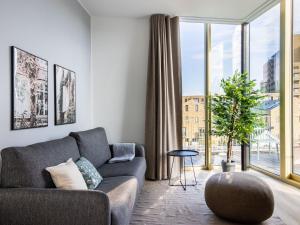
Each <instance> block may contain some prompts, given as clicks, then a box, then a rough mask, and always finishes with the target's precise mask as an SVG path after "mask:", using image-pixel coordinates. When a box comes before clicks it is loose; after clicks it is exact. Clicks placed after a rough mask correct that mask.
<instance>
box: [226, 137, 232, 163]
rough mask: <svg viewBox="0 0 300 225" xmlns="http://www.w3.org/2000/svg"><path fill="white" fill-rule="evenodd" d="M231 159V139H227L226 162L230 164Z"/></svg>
mask: <svg viewBox="0 0 300 225" xmlns="http://www.w3.org/2000/svg"><path fill="white" fill-rule="evenodd" d="M231 158H232V138H231V137H228V142H227V162H228V163H230V162H231Z"/></svg>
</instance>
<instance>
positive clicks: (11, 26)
mask: <svg viewBox="0 0 300 225" xmlns="http://www.w3.org/2000/svg"><path fill="white" fill-rule="evenodd" d="M90 34H91V30H90V16H89V15H88V13H87V12H86V11H85V10H84V9H83V8H82V7H81V6H80V4H79V3H78V2H77V1H76V0H26V1H23V0H22V1H21V0H1V2H0V149H2V148H4V147H7V146H18V145H27V144H32V143H35V142H40V141H45V140H50V139H55V138H60V137H63V136H65V135H67V134H68V133H69V132H70V131H75V130H83V129H88V128H91V126H92V121H91V91H90V90H91V75H90V55H91V36H90ZM12 45H14V46H16V47H19V48H21V49H24V50H26V51H29V52H31V53H33V54H36V55H38V56H40V57H42V58H44V59H46V60H48V65H49V70H48V76H49V87H48V91H49V93H48V97H49V105H48V106H49V125H48V127H46V128H36V129H28V130H19V131H11V130H10V114H11V111H10V110H11V68H10V65H11V60H10V46H12ZM55 63H56V64H59V65H62V66H64V67H67V68H70V69H72V70H74V71H75V72H76V73H77V123H76V124H74V125H64V126H54V80H53V77H54V74H53V64H55Z"/></svg>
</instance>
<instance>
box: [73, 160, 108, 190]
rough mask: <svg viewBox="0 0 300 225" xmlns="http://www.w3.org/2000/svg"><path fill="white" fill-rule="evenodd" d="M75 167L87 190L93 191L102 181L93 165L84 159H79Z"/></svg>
mask: <svg viewBox="0 0 300 225" xmlns="http://www.w3.org/2000/svg"><path fill="white" fill-rule="evenodd" d="M76 165H77V167H78V169H79V171H80V172H81V174H82V176H83V179H84V180H85V183H86V185H87V187H88V189H95V188H96V187H97V186H98V185H99V184H100V183H101V181H102V180H103V178H102V177H101V175H100V174H99V173H98V171H97V170H96V168H95V167H94V166H93V164H92V163H91V162H90V161H89V160H87V159H86V158H84V157H80V159H79V160H78V161H77V162H76Z"/></svg>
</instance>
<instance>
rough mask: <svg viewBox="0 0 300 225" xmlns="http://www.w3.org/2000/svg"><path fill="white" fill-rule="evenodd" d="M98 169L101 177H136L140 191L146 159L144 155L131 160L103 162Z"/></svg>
mask: <svg viewBox="0 0 300 225" xmlns="http://www.w3.org/2000/svg"><path fill="white" fill-rule="evenodd" d="M98 171H99V173H100V174H101V176H102V177H116V176H134V177H136V178H137V179H138V185H139V191H140V190H141V189H142V187H143V185H144V179H145V171H146V160H145V158H144V157H135V158H134V159H133V160H132V161H127V162H120V163H114V164H104V165H102V166H101V167H100V168H98Z"/></svg>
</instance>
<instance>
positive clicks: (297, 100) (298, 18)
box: [293, 0, 300, 175]
mask: <svg viewBox="0 0 300 225" xmlns="http://www.w3.org/2000/svg"><path fill="white" fill-rule="evenodd" d="M299 12H300V0H294V22H293V25H294V27H293V32H294V33H293V173H295V174H297V175H300V14H299Z"/></svg>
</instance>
